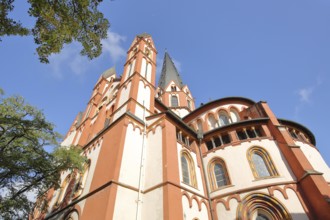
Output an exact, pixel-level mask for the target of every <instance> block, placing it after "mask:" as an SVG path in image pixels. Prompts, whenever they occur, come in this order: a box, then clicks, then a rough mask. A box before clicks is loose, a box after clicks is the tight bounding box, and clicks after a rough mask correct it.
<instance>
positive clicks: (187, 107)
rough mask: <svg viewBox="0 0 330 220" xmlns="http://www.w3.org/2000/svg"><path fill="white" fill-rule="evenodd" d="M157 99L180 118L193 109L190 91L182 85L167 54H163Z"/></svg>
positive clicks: (193, 104)
mask: <svg viewBox="0 0 330 220" xmlns="http://www.w3.org/2000/svg"><path fill="white" fill-rule="evenodd" d="M157 98H159V99H160V100H161V101H162V102H163V104H164V105H166V106H167V107H169V108H170V109H172V110H173V111H174V112H175V113H176V114H177V115H178V116H180V117H184V116H185V115H187V114H188V113H189V112H191V111H193V110H194V109H195V103H194V99H193V97H192V95H191V93H190V90H189V88H188V86H187V85H184V84H183V83H182V80H181V77H180V74H179V72H178V71H177V69H176V67H175V65H174V63H173V61H172V59H171V57H170V56H169V54H168V53H167V52H165V56H164V62H163V67H162V73H161V76H160V80H159V83H158V88H157Z"/></svg>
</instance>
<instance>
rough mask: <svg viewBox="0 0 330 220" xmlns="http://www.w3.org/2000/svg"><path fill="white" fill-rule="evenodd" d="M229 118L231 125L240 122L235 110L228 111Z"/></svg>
mask: <svg viewBox="0 0 330 220" xmlns="http://www.w3.org/2000/svg"><path fill="white" fill-rule="evenodd" d="M230 118H231V121H232V122H233V123H235V122H238V121H239V120H240V118H239V115H238V113H237V111H236V110H234V109H231V110H230Z"/></svg>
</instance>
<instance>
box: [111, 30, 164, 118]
mask: <svg viewBox="0 0 330 220" xmlns="http://www.w3.org/2000/svg"><path fill="white" fill-rule="evenodd" d="M156 55H157V51H156V48H155V45H154V42H153V40H152V38H151V36H150V35H149V34H145V33H144V34H140V35H137V36H136V37H135V39H134V41H133V43H132V44H131V46H130V48H129V49H128V51H127V58H126V62H125V65H124V72H123V75H122V78H121V83H120V87H119V91H118V97H119V98H118V99H117V103H116V109H117V110H118V113H117V114H116V116H115V117H116V118H118V117H119V116H120V115H121V114H122V113H123V112H127V111H128V112H130V113H132V114H134V115H136V116H137V117H139V118H140V119H142V118H143V115H145V116H148V115H150V114H151V113H153V112H154V97H155V77H156ZM144 112H145V113H144Z"/></svg>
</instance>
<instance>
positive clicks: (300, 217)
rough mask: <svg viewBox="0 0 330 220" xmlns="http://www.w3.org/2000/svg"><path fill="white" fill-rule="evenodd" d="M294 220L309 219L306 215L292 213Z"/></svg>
mask: <svg viewBox="0 0 330 220" xmlns="http://www.w3.org/2000/svg"><path fill="white" fill-rule="evenodd" d="M290 214H291V217H292V220H305V219H306V220H308V219H309V218H308V217H307V215H306V214H305V213H290Z"/></svg>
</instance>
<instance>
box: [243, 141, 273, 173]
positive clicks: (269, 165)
mask: <svg viewBox="0 0 330 220" xmlns="http://www.w3.org/2000/svg"><path fill="white" fill-rule="evenodd" d="M248 160H249V163H250V166H251V169H252V173H253V175H254V177H255V178H265V177H271V176H278V173H277V171H276V168H275V166H274V164H273V162H272V160H271V158H270V156H269V155H268V153H267V152H266V151H265V150H264V149H262V148H260V147H253V148H251V149H250V150H249V151H248Z"/></svg>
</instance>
